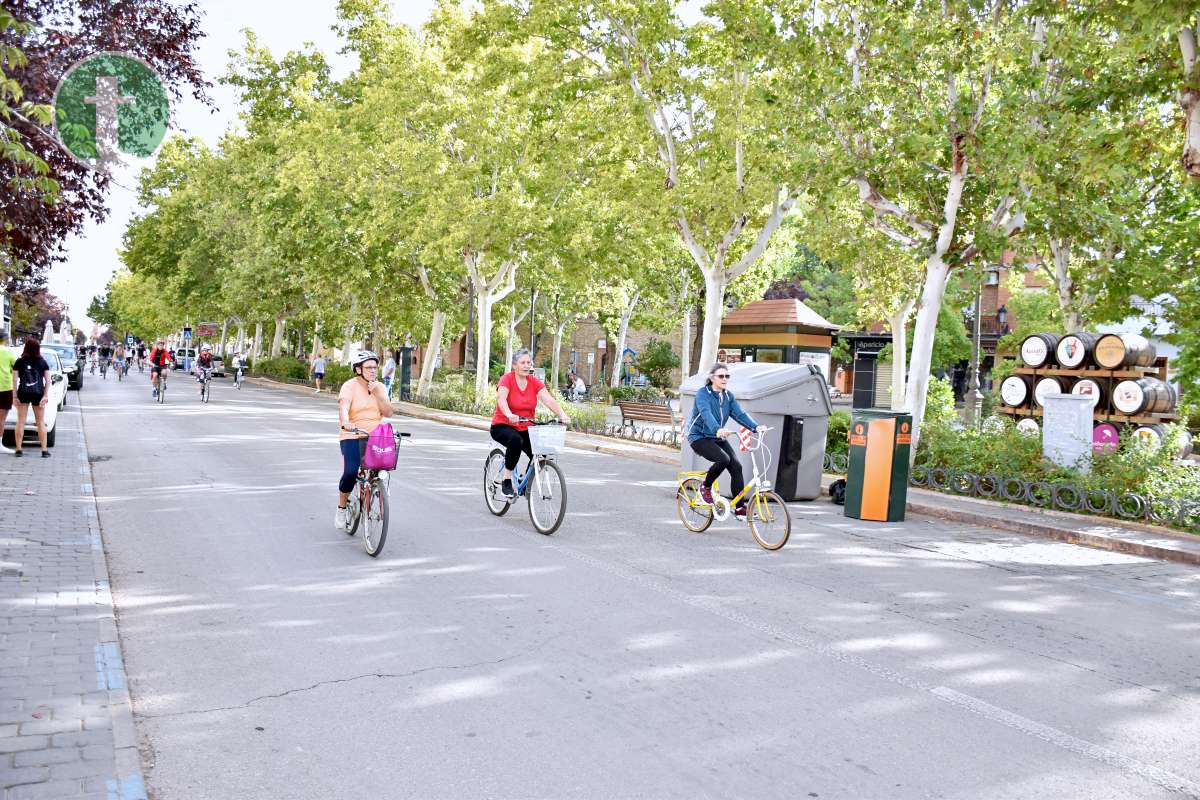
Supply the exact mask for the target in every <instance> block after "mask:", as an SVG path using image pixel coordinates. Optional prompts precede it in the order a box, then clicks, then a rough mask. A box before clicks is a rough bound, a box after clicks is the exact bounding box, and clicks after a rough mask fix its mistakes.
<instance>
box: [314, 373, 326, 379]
mask: <svg viewBox="0 0 1200 800" xmlns="http://www.w3.org/2000/svg"><path fill="white" fill-rule="evenodd" d="M313 377H314V378H316V379H317V380H321V379H322V378H324V377H325V373H324V372H314V373H313Z"/></svg>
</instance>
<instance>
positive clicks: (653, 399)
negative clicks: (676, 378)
mask: <svg viewBox="0 0 1200 800" xmlns="http://www.w3.org/2000/svg"><path fill="white" fill-rule="evenodd" d="M665 396H666V395H665V394H664V392H663V391H662V389H659V388H657V387H654V386H618V387H616V388H615V389H609V390H608V402H609V404H615V403H617V402H618V401H620V400H625V401H638V402H643V403H659V402H662V400H663V399H664V397H665Z"/></svg>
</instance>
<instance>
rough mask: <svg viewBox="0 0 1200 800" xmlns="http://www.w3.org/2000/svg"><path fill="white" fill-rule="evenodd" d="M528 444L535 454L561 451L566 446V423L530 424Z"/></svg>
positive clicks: (550, 453) (547, 454) (542, 454)
mask: <svg viewBox="0 0 1200 800" xmlns="http://www.w3.org/2000/svg"><path fill="white" fill-rule="evenodd" d="M529 445H530V447H532V448H533V452H534V454H535V455H539V456H549V455H554V454H555V453H561V452H562V451H563V450H565V449H566V447H567V426H566V425H530V426H529Z"/></svg>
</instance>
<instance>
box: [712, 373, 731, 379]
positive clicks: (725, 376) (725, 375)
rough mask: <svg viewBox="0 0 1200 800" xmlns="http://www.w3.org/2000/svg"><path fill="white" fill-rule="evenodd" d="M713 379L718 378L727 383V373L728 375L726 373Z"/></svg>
mask: <svg viewBox="0 0 1200 800" xmlns="http://www.w3.org/2000/svg"><path fill="white" fill-rule="evenodd" d="M713 377H714V378H720V379H721V380H726V381H727V380H729V373H728V372H726V373H725V374H724V375H713Z"/></svg>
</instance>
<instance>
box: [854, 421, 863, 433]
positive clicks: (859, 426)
mask: <svg viewBox="0 0 1200 800" xmlns="http://www.w3.org/2000/svg"><path fill="white" fill-rule="evenodd" d="M854 432H855V433H862V432H863V426H862V423H861V422H860V423H858V424H857V425H855V426H854Z"/></svg>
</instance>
